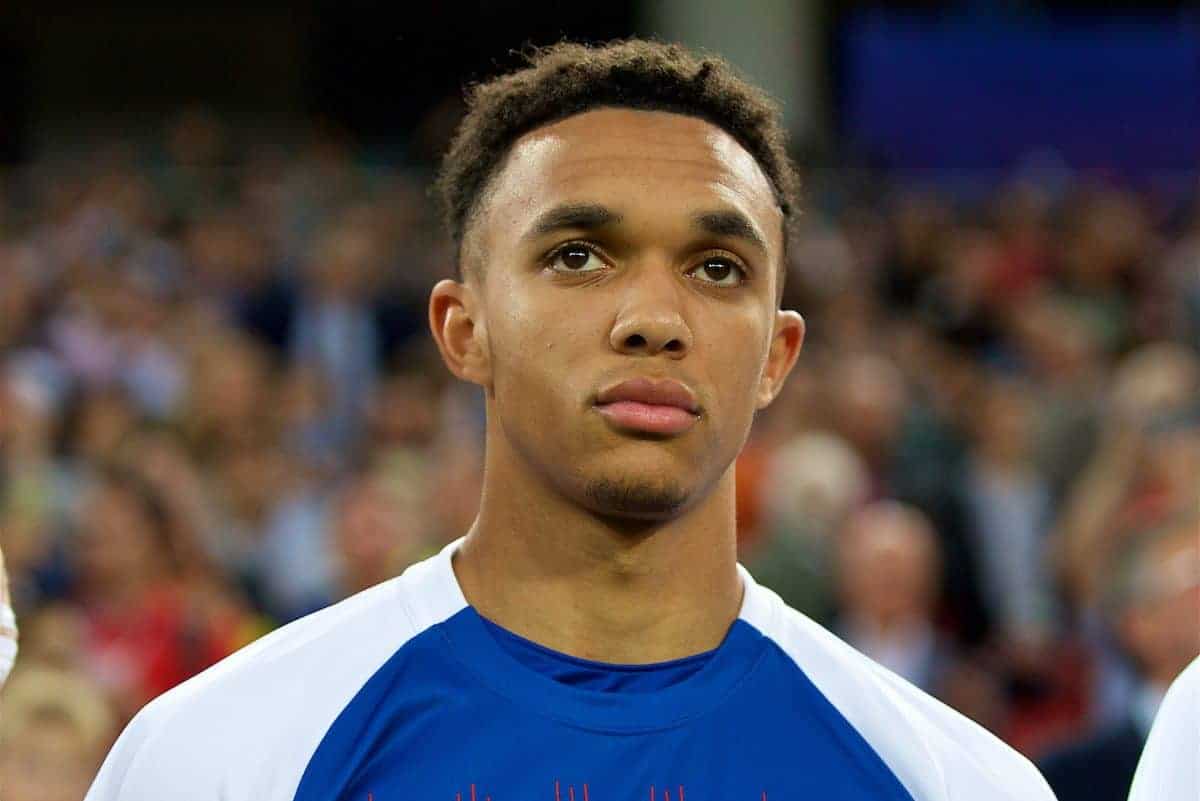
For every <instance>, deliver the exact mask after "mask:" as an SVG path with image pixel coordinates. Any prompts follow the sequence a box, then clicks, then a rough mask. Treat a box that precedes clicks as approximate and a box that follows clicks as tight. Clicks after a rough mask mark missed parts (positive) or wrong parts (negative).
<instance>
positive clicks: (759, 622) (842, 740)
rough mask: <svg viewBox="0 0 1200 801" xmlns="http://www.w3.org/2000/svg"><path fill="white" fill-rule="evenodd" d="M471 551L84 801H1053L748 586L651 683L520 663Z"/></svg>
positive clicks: (1012, 765) (281, 660)
mask: <svg viewBox="0 0 1200 801" xmlns="http://www.w3.org/2000/svg"><path fill="white" fill-rule="evenodd" d="M458 544H459V543H458V542H455V543H451V544H450V545H448V546H447V547H446V548H445V549H443V550H442V551H441V552H440V553H439V554H438V555H436V556H434V557H433V558H431V559H428V560H426V561H424V562H420V563H418V564H416V565H413V566H412V567H410V568H409V569H408V570H406V571H405V572H404V574H403V575H401V576H399V577H398V578H396V579H393V580H391V581H388V582H385V583H383V584H380V585H378V586H376V587H374V588H372V589H369V590H367V591H365V592H362V593H359V594H358V595H355V596H354V597H352V598H350V599H347V600H346V601H343V602H342V603H339V604H337V605H335V606H332V607H329V608H328V609H324V610H322V611H320V612H317V613H315V614H313V615H310V616H308V617H306V618H303V619H301V620H299V621H296V622H295V623H292V624H290V625H288V626H285V627H284V628H282V629H279V630H278V631H276V632H273V633H272V634H270V635H267V636H266V637H264V638H262V639H260V640H259V641H257V642H255V643H254V644H252V645H250V646H248V647H247V648H245V649H243V650H242V651H239V652H238V653H237V654H234V655H233V656H231V657H229V658H228V659H226V660H224V661H223V662H221V663H220V664H218V665H216V666H214V667H213V668H210V669H209V670H207V671H205V672H204V673H202V674H200V675H199V676H197V677H195V678H194V679H191V680H190V681H188V682H186V683H184V684H182V685H180V686H179V687H177V688H176V689H174V690H172V691H170V692H168V693H166V694H165V695H163V696H161V697H160V698H158V699H156V700H155V701H153V702H152V703H150V704H149V705H147V707H146V708H145V709H143V710H142V711H141V712H140V713H139V714H138V715H137V716H136V717H135V718H134V720H133V721H132V722H131V723H130V724H129V726H128V727H127V728H126V730H125V732H124V733H123V734H122V735H121V737H120V739H119V740H118V741H117V744H116V745H115V746H114V747H113V750H112V752H111V753H110V754H109V756H108V758H107V759H106V760H105V763H104V765H103V767H102V768H101V771H100V773H99V775H98V776H97V778H96V780H95V783H94V784H93V786H92V788H91V790H90V792H89V794H88V796H87V801H118V799H119V800H120V801H160V799H163V798H171V799H177V800H178V801H393V799H394V800H395V801H401V800H403V801H412V800H414V799H421V801H538V799H543V800H544V801H593V799H594V801H610V800H612V801H637V799H647V798H648V799H650V801H689V799H690V801H738V799H747V801H785V800H790V799H796V800H797V801H800V800H801V799H803V800H804V801H808V800H809V799H812V800H813V801H816V800H817V799H820V801H826V800H828V801H834V799H836V801H868V799H869V800H870V801H1050V800H1051V799H1053V795H1052V794H1051V792H1050V790H1049V788H1048V787H1047V786H1046V784H1045V782H1044V781H1043V780H1042V778H1041V776H1040V775H1039V774H1038V773H1037V771H1036V770H1035V769H1034V768H1033V766H1032V765H1030V764H1029V762H1028V761H1026V760H1025V759H1024V758H1023V757H1021V756H1019V755H1018V754H1017V753H1016V752H1014V751H1012V750H1011V749H1010V748H1008V747H1007V746H1006V745H1004V744H1003V743H1001V742H1000V741H999V740H997V739H996V738H995V737H993V736H992V735H990V734H989V733H987V732H986V731H985V730H983V729H982V728H980V727H979V726H977V725H976V724H974V723H972V722H971V721H969V720H967V719H966V718H964V717H962V716H961V715H959V714H958V713H957V712H954V711H953V710H951V709H950V708H949V707H946V706H944V705H943V704H941V703H940V702H938V701H936V700H934V699H932V698H931V697H929V696H927V695H925V694H923V693H922V692H921V691H919V690H917V689H916V688H915V687H913V686H912V685H910V684H908V683H906V682H905V681H904V680H902V679H900V678H899V677H897V676H895V675H894V674H892V673H890V672H888V671H886V670H885V669H884V668H882V667H880V666H878V665H876V664H875V663H873V662H871V661H870V660H868V659H867V658H866V657H864V656H862V655H861V654H859V653H857V652H856V651H854V650H853V649H851V648H850V647H849V646H847V645H846V644H844V643H843V642H841V641H840V640H838V639H837V638H836V637H834V636H833V635H831V634H830V633H829V632H827V631H826V630H825V629H823V628H821V627H820V626H818V625H817V624H815V623H814V622H812V621H811V620H809V619H808V618H806V617H804V616H803V615H801V614H800V613H798V612H796V611H795V610H792V609H790V608H789V607H787V606H786V605H785V604H784V603H783V602H782V601H781V600H780V599H779V597H778V596H777V595H775V593H773V592H771V591H770V590H768V589H766V588H765V587H762V586H760V585H758V584H757V583H756V582H755V581H754V580H753V578H752V577H751V576H750V575H749V573H747V572H746V571H745V570H744V569H743V568H741V567H740V566H739V572H740V575H741V577H742V581H743V585H744V589H745V594H744V598H743V602H742V608H741V611H740V614H739V617H738V619H737V620H736V621H735V622H734V624H733V625H732V626H731V627H730V629H729V631H728V633H727V634H726V636H725V639H724V641H723V642H722V643H721V645H720V646H719V647H718V648H717V649H715V650H714V651H711V652H708V653H707V654H703V655H697V657H692V658H688V659H683V660H676V661H675V662H674V663H664V664H660V665H656V666H643V667H642V670H641V671H640V673H641V675H640V676H639V670H638V669H637V667H636V666H604V665H601V664H599V663H592V662H588V661H587V660H578V659H575V658H574V657H570V656H567V655H565V654H556V653H555V652H552V651H549V650H548V649H544V648H542V647H541V646H538V645H537V644H536V643H530V642H529V641H527V640H526V641H521V642H517V641H508V642H506V641H505V639H504V636H505V635H507V636H509V637H515V635H511V634H509V633H507V632H503V630H500V631H497V628H498V627H495V626H494V624H491V623H489V622H488V621H485V620H484V619H483V618H482V617H480V616H479V615H478V614H477V613H476V612H475V610H474V609H473V608H472V607H470V606H469V605H468V604H467V602H466V599H465V598H464V597H463V594H462V591H461V589H460V588H459V586H458V582H457V580H456V578H455V575H454V571H453V568H452V566H451V557H452V555H453V552H454V550H455V549H456V548H457V547H458ZM517 640H520V638H517ZM529 646H532V648H529ZM537 649H542V651H544V652H545V653H542V654H540V655H539V654H538V653H537ZM531 660H533V661H531ZM614 676H615V677H616V678H615V679H614ZM631 676H632V678H630V677H631Z"/></svg>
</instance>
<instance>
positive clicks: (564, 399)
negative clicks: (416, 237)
mask: <svg viewBox="0 0 1200 801" xmlns="http://www.w3.org/2000/svg"><path fill="white" fill-rule="evenodd" d="M481 205H482V208H481V210H480V213H479V215H478V219H477V220H476V221H475V223H474V225H473V227H472V230H471V231H470V232H469V233H468V236H467V241H466V243H465V246H464V259H465V260H466V261H467V267H468V276H469V278H468V287H469V288H470V289H471V291H472V292H474V293H476V296H477V300H478V306H477V308H476V309H475V316H476V319H475V336H476V337H480V338H482V342H481V348H482V349H483V351H484V352H485V353H486V362H487V369H486V377H482V378H480V379H479V380H480V382H481V383H484V384H485V387H486V389H487V390H488V391H487V403H488V414H489V426H490V427H491V429H492V430H491V431H490V432H489V438H493V437H496V436H500V437H503V438H504V439H505V440H506V442H507V444H508V446H509V447H510V449H511V451H512V452H513V453H515V454H516V455H517V456H518V457H519V458H520V459H521V461H523V462H524V463H525V464H526V465H528V466H530V467H531V468H532V469H533V470H534V471H536V473H537V474H539V475H540V477H541V478H542V479H544V481H546V482H548V483H549V484H550V485H552V486H554V487H555V488H556V489H557V490H558V491H559V492H560V493H562V494H564V495H565V496H567V497H569V498H571V499H573V500H574V501H576V502H578V503H580V504H581V505H583V506H584V507H586V508H588V509H590V510H591V511H593V512H595V513H600V514H607V515H614V516H617V517H628V518H639V519H647V520H653V519H664V518H669V517H672V516H675V515H677V514H679V513H681V512H682V511H684V510H686V509H687V508H688V507H689V506H691V505H692V504H693V503H695V502H696V501H697V500H699V499H700V498H702V497H704V496H705V495H707V493H708V491H709V490H710V489H711V488H712V487H713V486H714V485H715V483H716V482H717V481H718V479H720V478H721V476H722V475H724V474H725V472H726V470H727V469H728V468H729V465H730V464H731V462H732V461H733V459H734V458H735V457H736V456H737V454H738V452H739V451H740V450H741V448H742V445H743V444H744V442H745V440H746V436H747V434H748V432H749V428H750V424H751V421H752V419H753V416H754V412H755V410H756V408H760V407H761V406H765V405H766V404H767V403H768V402H770V400H771V399H772V398H773V397H774V394H775V392H776V391H777V390H778V387H779V385H780V384H781V383H782V380H783V378H784V377H785V376H786V374H787V372H788V370H790V368H791V365H792V363H793V362H794V360H795V356H796V353H797V352H798V350H799V347H800V342H801V340H802V338H803V322H802V321H801V320H800V318H799V316H798V315H796V314H795V313H793V312H788V313H784V312H780V311H778V308H777V295H776V290H777V282H778V280H779V276H778V268H779V264H780V262H781V259H782V258H783V252H782V251H783V236H782V216H781V211H780V210H779V208H778V205H777V204H776V202H775V197H774V193H773V191H772V188H771V184H770V183H769V181H768V179H767V178H766V176H765V175H764V174H763V173H762V171H761V169H760V168H759V166H758V164H757V163H756V162H755V161H754V159H753V158H752V157H751V156H750V155H749V154H748V153H747V152H746V151H745V150H744V149H743V148H742V147H741V146H740V145H738V144H737V142H736V141H735V140H734V139H733V138H732V137H730V136H729V135H728V134H726V133H725V132H724V131H722V130H720V129H719V128H717V127H715V126H713V125H711V124H709V123H707V122H704V121H701V120H699V119H695V118H691V117H687V116H682V115H677V114H670V113H664V112H647V111H634V110H626V109H601V110H596V111H591V112H588V113H584V114H579V115H577V116H573V117H569V118H567V119H565V120H562V121H560V122H557V123H555V124H552V125H548V126H545V127H543V128H540V129H538V130H536V131H533V132H531V133H530V134H527V135H526V136H524V137H523V138H522V139H520V140H518V142H517V143H516V145H515V146H514V148H513V150H512V152H511V154H510V156H509V158H508V160H507V161H506V163H505V165H504V166H503V168H502V170H501V172H500V174H498V175H497V176H496V177H495V179H494V180H493V182H492V184H491V187H490V189H489V191H488V193H487V194H486V196H485V197H484V199H483V202H482V204H481ZM636 379H648V380H649V384H651V385H653V387H655V388H657V389H658V390H660V391H661V390H664V389H665V390H674V391H676V392H678V391H679V390H680V389H681V386H682V395H683V396H685V398H687V396H690V399H686V400H681V399H680V398H673V399H671V398H668V399H665V400H664V398H662V397H656V396H653V395H651V396H650V397H646V396H645V389H646V388H645V386H643V387H642V388H641V390H640V391H639V390H638V389H637V388H636V387H634V388H633V389H632V390H631V392H630V393H625V394H622V393H621V392H620V390H619V389H618V390H617V391H616V392H615V393H613V390H614V388H618V387H620V385H621V384H622V382H626V381H629V380H636ZM672 382H675V383H672ZM680 385H681V386H680ZM629 388H630V387H629V385H626V387H625V389H629ZM627 396H631V397H627ZM647 400H649V401H650V402H649V403H646V401H647ZM672 404H677V405H674V406H673V405H672ZM680 405H682V406H684V407H690V408H689V409H683V408H680Z"/></svg>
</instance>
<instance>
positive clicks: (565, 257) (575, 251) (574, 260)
mask: <svg viewBox="0 0 1200 801" xmlns="http://www.w3.org/2000/svg"><path fill="white" fill-rule="evenodd" d="M591 255H592V252H591V251H590V250H588V249H587V248H577V247H572V248H567V249H566V250H564V251H562V253H561V254H560V256H561V257H562V263H563V266H564V267H566V268H567V269H570V270H582V269H583V268H584V267H586V266H587V262H588V259H589V258H590V257H591Z"/></svg>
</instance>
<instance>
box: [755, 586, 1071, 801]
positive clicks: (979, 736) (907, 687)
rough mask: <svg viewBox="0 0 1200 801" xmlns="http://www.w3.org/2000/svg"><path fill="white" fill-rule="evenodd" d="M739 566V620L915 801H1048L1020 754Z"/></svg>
mask: <svg viewBox="0 0 1200 801" xmlns="http://www.w3.org/2000/svg"><path fill="white" fill-rule="evenodd" d="M742 573H743V581H744V582H745V584H746V599H745V602H744V604H743V611H742V619H743V620H745V621H746V622H747V623H750V624H751V625H752V626H754V627H755V628H757V629H758V630H759V631H760V632H761V633H762V634H763V635H764V636H766V637H768V638H769V639H771V640H772V641H773V642H774V643H775V645H776V646H778V648H780V649H781V650H782V651H783V652H784V653H785V654H786V655H787V656H788V657H789V658H790V659H791V660H792V662H794V663H795V665H796V667H797V668H798V669H799V670H800V671H801V672H802V673H803V674H804V675H805V677H806V678H807V679H808V680H809V681H810V682H812V684H813V685H814V686H815V687H816V688H817V690H818V691H819V692H820V693H821V694H822V695H824V696H825V698H826V699H827V700H828V701H829V702H830V703H831V704H832V705H833V706H834V708H836V709H837V711H838V712H839V713H840V714H841V715H842V716H843V717H844V718H845V719H846V721H847V722H848V723H849V724H850V725H851V726H853V727H854V729H855V730H857V731H858V733H859V734H860V735H861V736H862V737H863V739H864V740H866V742H867V744H868V745H870V746H871V747H872V748H873V749H874V750H875V752H876V753H877V754H878V755H879V757H880V758H881V759H882V760H883V762H884V763H885V764H886V765H887V766H888V767H889V768H890V769H891V770H892V772H893V773H895V775H896V777H897V778H898V779H899V780H900V782H901V783H902V784H903V785H904V787H905V788H906V789H907V790H908V792H909V794H910V795H911V796H912V797H913V799H914V801H1053V799H1054V795H1053V793H1051V791H1050V788H1049V787H1048V786H1047V785H1046V782H1045V780H1044V779H1043V778H1042V776H1041V774H1040V773H1038V771H1037V769H1036V768H1035V767H1034V766H1033V765H1032V763H1030V762H1029V760H1027V759H1026V758H1025V757H1023V756H1021V755H1020V754H1018V753H1017V752H1016V751H1015V750H1013V749H1012V748H1011V747H1009V746H1008V745H1006V744H1005V743H1004V742H1002V741H1001V740H1000V739H999V738H997V737H996V736H994V735H993V734H991V733H990V732H988V731H987V730H986V729H984V728H983V727H982V726H979V725H978V724H976V723H975V722H973V721H971V720H969V719H968V718H966V717H964V716H963V715H961V714H959V713H958V712H956V711H955V710H953V709H951V708H950V707H948V706H946V705H945V704H943V703H942V702H940V701H938V700H937V699H935V698H933V697H932V696H930V695H928V694H926V693H925V692H923V691H921V690H920V689H918V688H917V687H915V686H913V685H912V684H910V683H908V682H907V681H905V680H904V679H902V678H900V677H899V676H897V675H896V674H894V673H892V672H891V671H888V670H887V669H886V668H884V667H882V666H880V665H878V664H877V663H875V662H873V661H871V660H870V659H868V658H867V657H865V656H863V655H862V654H861V653H859V652H858V651H856V650H854V649H853V648H851V647H850V646H849V645H847V644H846V643H845V642H843V641H842V640H840V639H838V638H837V637H836V636H834V635H833V634H832V633H830V632H829V631H828V630H826V629H825V628H823V627H821V626H820V625H819V624H817V623H816V622H814V621H813V620H811V619H809V618H808V617H806V616H805V615H803V614H801V613H800V612H798V611H796V610H794V609H792V608H790V607H789V606H787V605H786V604H785V603H784V602H783V601H782V600H781V599H780V598H779V596H778V595H776V594H775V593H774V592H772V591H771V590H769V589H767V588H765V587H762V586H761V585H758V584H756V583H755V582H754V581H753V579H752V578H750V577H749V574H748V573H746V572H745V571H742Z"/></svg>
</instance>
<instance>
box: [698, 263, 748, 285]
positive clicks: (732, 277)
mask: <svg viewBox="0 0 1200 801" xmlns="http://www.w3.org/2000/svg"><path fill="white" fill-rule="evenodd" d="M692 274H693V275H695V276H697V277H698V278H699V279H700V280H701V281H703V282H705V283H707V284H715V285H717V286H725V287H732V286H738V285H739V284H741V282H742V280H743V278H742V268H740V267H738V266H737V265H736V264H734V263H733V262H731V261H729V260H728V259H705V260H704V261H703V262H702V263H701V264H700V265H699V266H698V267H695V268H693V270H692Z"/></svg>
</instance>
